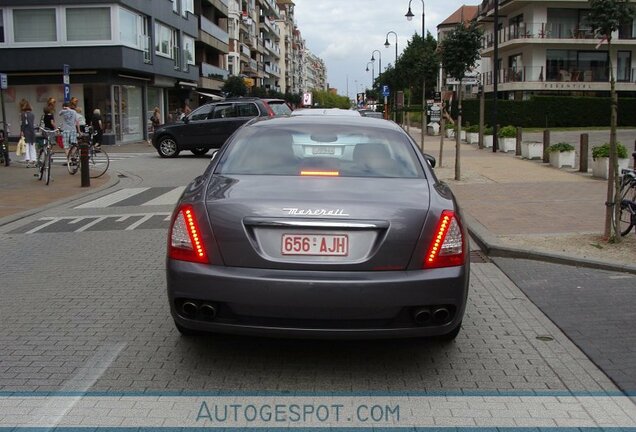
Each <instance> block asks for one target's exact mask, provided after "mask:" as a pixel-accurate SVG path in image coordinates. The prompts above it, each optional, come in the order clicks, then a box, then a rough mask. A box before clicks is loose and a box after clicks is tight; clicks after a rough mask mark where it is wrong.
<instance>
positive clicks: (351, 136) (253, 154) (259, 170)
mask: <svg viewBox="0 0 636 432" xmlns="http://www.w3.org/2000/svg"><path fill="white" fill-rule="evenodd" d="M296 127H297V129H286V130H282V129H278V128H265V127H251V128H246V129H244V130H242V131H240V132H239V133H238V135H237V136H236V137H235V139H234V140H232V144H231V145H230V146H229V147H228V149H227V151H226V152H225V153H224V156H223V158H222V160H221V161H220V162H219V165H218V166H217V173H220V174H258V175H291V176H300V175H319V176H339V177H386V178H390V177H395V178H415V177H420V176H422V175H423V173H422V170H421V167H420V166H419V164H418V162H417V159H416V156H415V153H414V150H413V147H412V145H411V143H410V142H409V141H408V139H407V138H406V137H404V136H402V135H401V134H400V133H398V132H395V131H390V130H385V129H374V128H362V127H353V126H346V127H339V126H333V125H315V124H304V125H302V126H301V127H299V126H296Z"/></svg>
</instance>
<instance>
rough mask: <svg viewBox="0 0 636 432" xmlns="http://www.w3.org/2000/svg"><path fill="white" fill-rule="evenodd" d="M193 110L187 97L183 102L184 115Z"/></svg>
mask: <svg viewBox="0 0 636 432" xmlns="http://www.w3.org/2000/svg"><path fill="white" fill-rule="evenodd" d="M191 112H192V109H191V108H190V101H189V100H188V99H186V100H185V102H184V103H183V115H184V116H187V115H188V114H190V113H191Z"/></svg>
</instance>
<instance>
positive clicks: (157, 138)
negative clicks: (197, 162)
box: [152, 98, 291, 158]
mask: <svg viewBox="0 0 636 432" xmlns="http://www.w3.org/2000/svg"><path fill="white" fill-rule="evenodd" d="M290 113H291V109H290V108H289V106H288V105H287V103H286V102H285V101H284V100H282V99H259V98H236V99H226V100H224V101H222V102H213V103H208V104H205V105H201V106H200V107H198V108H197V109H195V110H194V111H192V112H191V113H190V114H188V115H187V116H186V117H184V118H183V120H180V121H178V122H176V123H171V124H165V125H162V126H160V127H159V128H157V130H156V131H155V132H154V135H153V137H152V145H153V146H154V147H155V148H156V149H157V152H158V153H159V156H161V157H165V158H167V157H177V156H178V155H179V152H181V150H190V151H191V152H192V153H194V154H195V155H204V154H206V153H207V152H208V151H209V150H210V149H213V148H219V147H221V146H222V145H223V143H224V142H225V140H226V139H227V138H228V137H229V136H230V135H232V134H233V133H234V131H235V130H237V129H238V128H239V127H241V125H243V124H244V123H246V122H247V121H248V120H250V119H252V118H254V117H277V116H281V115H289V114H290Z"/></svg>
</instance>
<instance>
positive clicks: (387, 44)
mask: <svg viewBox="0 0 636 432" xmlns="http://www.w3.org/2000/svg"><path fill="white" fill-rule="evenodd" d="M391 33H393V34H394V35H395V65H394V66H393V67H397V53H398V35H397V33H396V32H394V31H392V30H391V31H390V32H388V33H387V34H386V40H385V41H384V47H385V48H388V47H390V46H391V44H390V43H389V35H390V34H391Z"/></svg>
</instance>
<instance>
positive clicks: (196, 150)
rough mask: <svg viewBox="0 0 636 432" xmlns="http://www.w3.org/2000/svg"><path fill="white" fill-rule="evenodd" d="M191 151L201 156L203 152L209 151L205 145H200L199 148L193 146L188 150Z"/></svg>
mask: <svg viewBox="0 0 636 432" xmlns="http://www.w3.org/2000/svg"><path fill="white" fill-rule="evenodd" d="M190 151H191V152H192V154H193V155H195V156H203V155H204V154H206V153H207V152H209V151H210V149H207V148H205V147H201V148H195V149H192V150H190Z"/></svg>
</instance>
